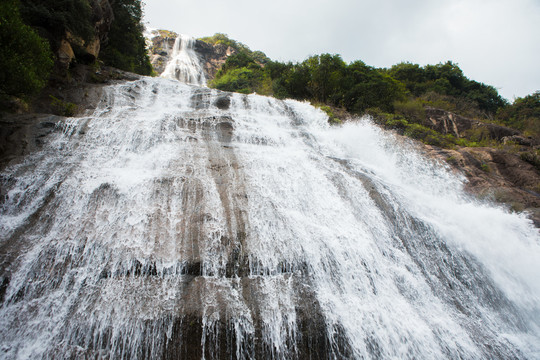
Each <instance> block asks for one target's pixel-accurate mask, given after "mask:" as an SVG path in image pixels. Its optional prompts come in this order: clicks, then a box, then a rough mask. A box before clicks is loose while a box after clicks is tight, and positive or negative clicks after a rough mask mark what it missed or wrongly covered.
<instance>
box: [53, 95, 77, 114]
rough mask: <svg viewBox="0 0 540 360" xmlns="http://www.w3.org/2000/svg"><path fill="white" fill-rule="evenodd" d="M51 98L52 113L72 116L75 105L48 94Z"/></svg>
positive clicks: (75, 109)
mask: <svg viewBox="0 0 540 360" xmlns="http://www.w3.org/2000/svg"><path fill="white" fill-rule="evenodd" d="M49 96H50V98H51V107H52V109H53V113H54V114H56V115H60V116H74V115H75V113H76V112H77V105H76V104H74V103H72V102H65V101H62V100H60V99H58V98H57V97H55V96H52V95H49Z"/></svg>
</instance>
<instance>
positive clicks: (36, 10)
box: [21, 0, 95, 46]
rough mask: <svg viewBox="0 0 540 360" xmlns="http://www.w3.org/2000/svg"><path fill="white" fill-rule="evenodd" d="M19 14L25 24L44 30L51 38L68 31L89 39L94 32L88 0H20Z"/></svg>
mask: <svg viewBox="0 0 540 360" xmlns="http://www.w3.org/2000/svg"><path fill="white" fill-rule="evenodd" d="M21 15H22V18H23V20H24V22H25V23H26V24H28V25H30V26H32V27H34V28H39V29H42V30H45V31H46V32H47V33H48V35H49V36H50V38H51V39H61V38H62V37H64V36H65V34H66V32H69V33H71V34H72V35H74V36H77V37H80V38H81V39H83V40H84V41H89V40H91V39H92V37H93V36H94V34H95V30H94V24H93V22H92V8H91V6H90V3H89V1H88V0H21ZM51 45H53V46H54V45H55V44H54V43H51Z"/></svg>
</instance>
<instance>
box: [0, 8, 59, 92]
mask: <svg viewBox="0 0 540 360" xmlns="http://www.w3.org/2000/svg"><path fill="white" fill-rule="evenodd" d="M52 66H53V56H52V53H51V51H50V49H49V44H48V43H47V41H46V40H44V39H42V38H41V37H39V35H38V34H37V33H36V32H35V31H34V30H32V28H30V27H29V26H27V25H25V24H24V23H23V21H22V19H21V16H20V13H19V8H18V1H16V0H2V2H0V97H6V96H17V97H27V96H29V95H32V94H34V93H36V92H38V91H39V90H40V89H41V88H42V87H43V86H45V84H46V83H47V80H48V78H49V74H50V72H51V69H52Z"/></svg>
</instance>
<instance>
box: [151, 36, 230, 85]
mask: <svg viewBox="0 0 540 360" xmlns="http://www.w3.org/2000/svg"><path fill="white" fill-rule="evenodd" d="M177 37H178V34H177V33H175V32H173V31H168V30H151V31H149V32H148V33H147V34H146V38H147V45H148V54H149V57H150V62H151V63H152V66H153V67H154V70H155V71H156V73H158V74H161V73H162V72H163V71H164V70H165V66H166V65H167V62H169V60H170V59H171V56H172V52H173V49H174V42H175V40H176V38H177ZM194 50H195V52H196V53H197V55H198V57H199V61H200V62H201V65H202V66H203V69H204V72H205V76H206V79H207V80H212V79H214V77H215V76H216V73H217V72H218V70H219V69H220V68H221V66H222V65H223V64H224V63H225V61H226V60H227V58H228V57H229V56H231V55H232V54H235V53H237V50H236V49H235V48H233V47H231V46H228V45H225V44H222V43H218V44H215V45H212V44H209V43H207V42H205V41H202V40H195V44H194Z"/></svg>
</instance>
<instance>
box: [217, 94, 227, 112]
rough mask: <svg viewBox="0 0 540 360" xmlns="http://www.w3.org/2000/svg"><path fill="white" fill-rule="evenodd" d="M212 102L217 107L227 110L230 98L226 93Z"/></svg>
mask: <svg viewBox="0 0 540 360" xmlns="http://www.w3.org/2000/svg"><path fill="white" fill-rule="evenodd" d="M214 104H215V105H216V106H217V108H218V109H221V110H227V109H228V108H229V107H230V106H231V98H230V97H229V96H228V95H224V96H220V97H218V98H217V99H216V101H215V103H214Z"/></svg>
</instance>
